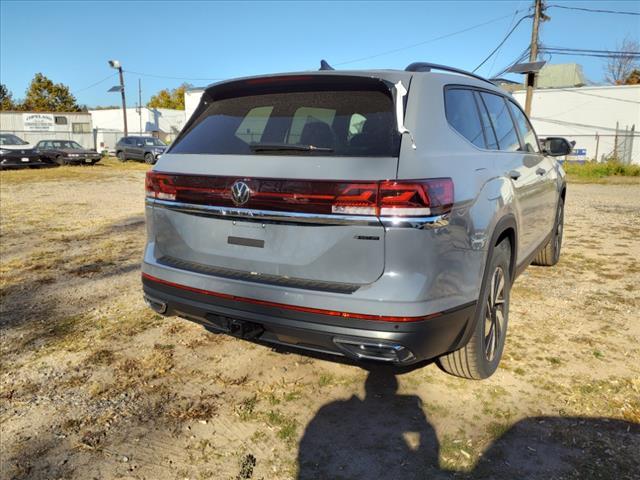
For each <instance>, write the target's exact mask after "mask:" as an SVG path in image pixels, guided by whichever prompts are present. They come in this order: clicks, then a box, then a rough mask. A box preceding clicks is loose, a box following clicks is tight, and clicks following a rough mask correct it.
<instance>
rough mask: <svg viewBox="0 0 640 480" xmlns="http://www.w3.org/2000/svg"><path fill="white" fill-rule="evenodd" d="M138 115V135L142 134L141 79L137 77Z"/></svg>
mask: <svg viewBox="0 0 640 480" xmlns="http://www.w3.org/2000/svg"><path fill="white" fill-rule="evenodd" d="M138 117H139V118H140V135H142V80H140V79H138Z"/></svg>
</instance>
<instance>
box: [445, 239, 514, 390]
mask: <svg viewBox="0 0 640 480" xmlns="http://www.w3.org/2000/svg"><path fill="white" fill-rule="evenodd" d="M510 262H511V245H510V243H509V240H507V239H504V240H502V241H501V242H500V243H499V244H498V245H496V247H495V249H494V251H493V255H492V258H491V259H490V260H489V263H488V265H487V267H488V276H487V277H486V279H485V281H484V284H483V286H482V288H481V289H480V298H479V299H478V306H477V307H476V312H475V318H474V321H475V329H474V331H473V334H472V335H471V338H470V339H469V342H468V343H467V344H466V345H465V346H464V347H462V348H460V349H459V350H456V351H454V352H451V353H448V354H446V355H443V356H442V357H440V358H439V359H438V365H439V366H440V368H442V369H443V370H444V371H445V372H447V373H450V374H452V375H456V376H458V377H464V378H472V379H476V380H479V379H483V378H487V377H490V376H491V375H492V374H493V372H495V371H496V369H497V368H498V364H499V363H500V358H502V352H503V350H504V343H505V338H506V335H507V324H508V321H509V295H510V291H511V276H510V274H509V265H510Z"/></svg>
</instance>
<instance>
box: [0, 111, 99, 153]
mask: <svg viewBox="0 0 640 480" xmlns="http://www.w3.org/2000/svg"><path fill="white" fill-rule="evenodd" d="M0 132H2V133H11V134H13V135H16V136H18V137H20V138H21V139H22V140H25V141H27V142H29V143H31V144H34V145H35V144H36V143H38V142H39V141H40V140H54V139H55V140H75V141H76V142H78V143H79V144H80V145H82V146H83V147H85V148H93V147H94V142H93V127H92V125H91V115H89V114H88V113H87V112H13V111H3V112H0Z"/></svg>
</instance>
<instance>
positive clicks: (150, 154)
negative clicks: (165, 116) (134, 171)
mask: <svg viewBox="0 0 640 480" xmlns="http://www.w3.org/2000/svg"><path fill="white" fill-rule="evenodd" d="M166 149H167V145H166V144H165V143H163V142H162V140H160V139H158V138H155V137H144V136H138V137H134V136H129V137H122V138H121V139H120V140H118V143H117V144H116V157H118V160H120V161H121V162H124V161H126V160H144V161H145V162H146V163H148V164H151V165H152V164H154V163H156V162H157V161H158V158H159V157H160V155H162V154H163V153H164V151H165V150H166Z"/></svg>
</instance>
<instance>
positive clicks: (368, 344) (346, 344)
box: [333, 337, 415, 363]
mask: <svg viewBox="0 0 640 480" xmlns="http://www.w3.org/2000/svg"><path fill="white" fill-rule="evenodd" d="M333 343H335V344H336V345H337V346H338V347H339V348H340V349H341V350H342V351H344V352H345V353H346V354H347V355H349V356H351V357H355V358H357V359H359V360H376V361H379V362H388V363H408V362H411V361H412V360H415V356H414V355H413V352H411V350H409V349H408V348H407V347H405V346H403V345H400V344H397V343H386V342H373V341H366V340H358V339H350V338H339V337H337V338H334V339H333Z"/></svg>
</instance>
